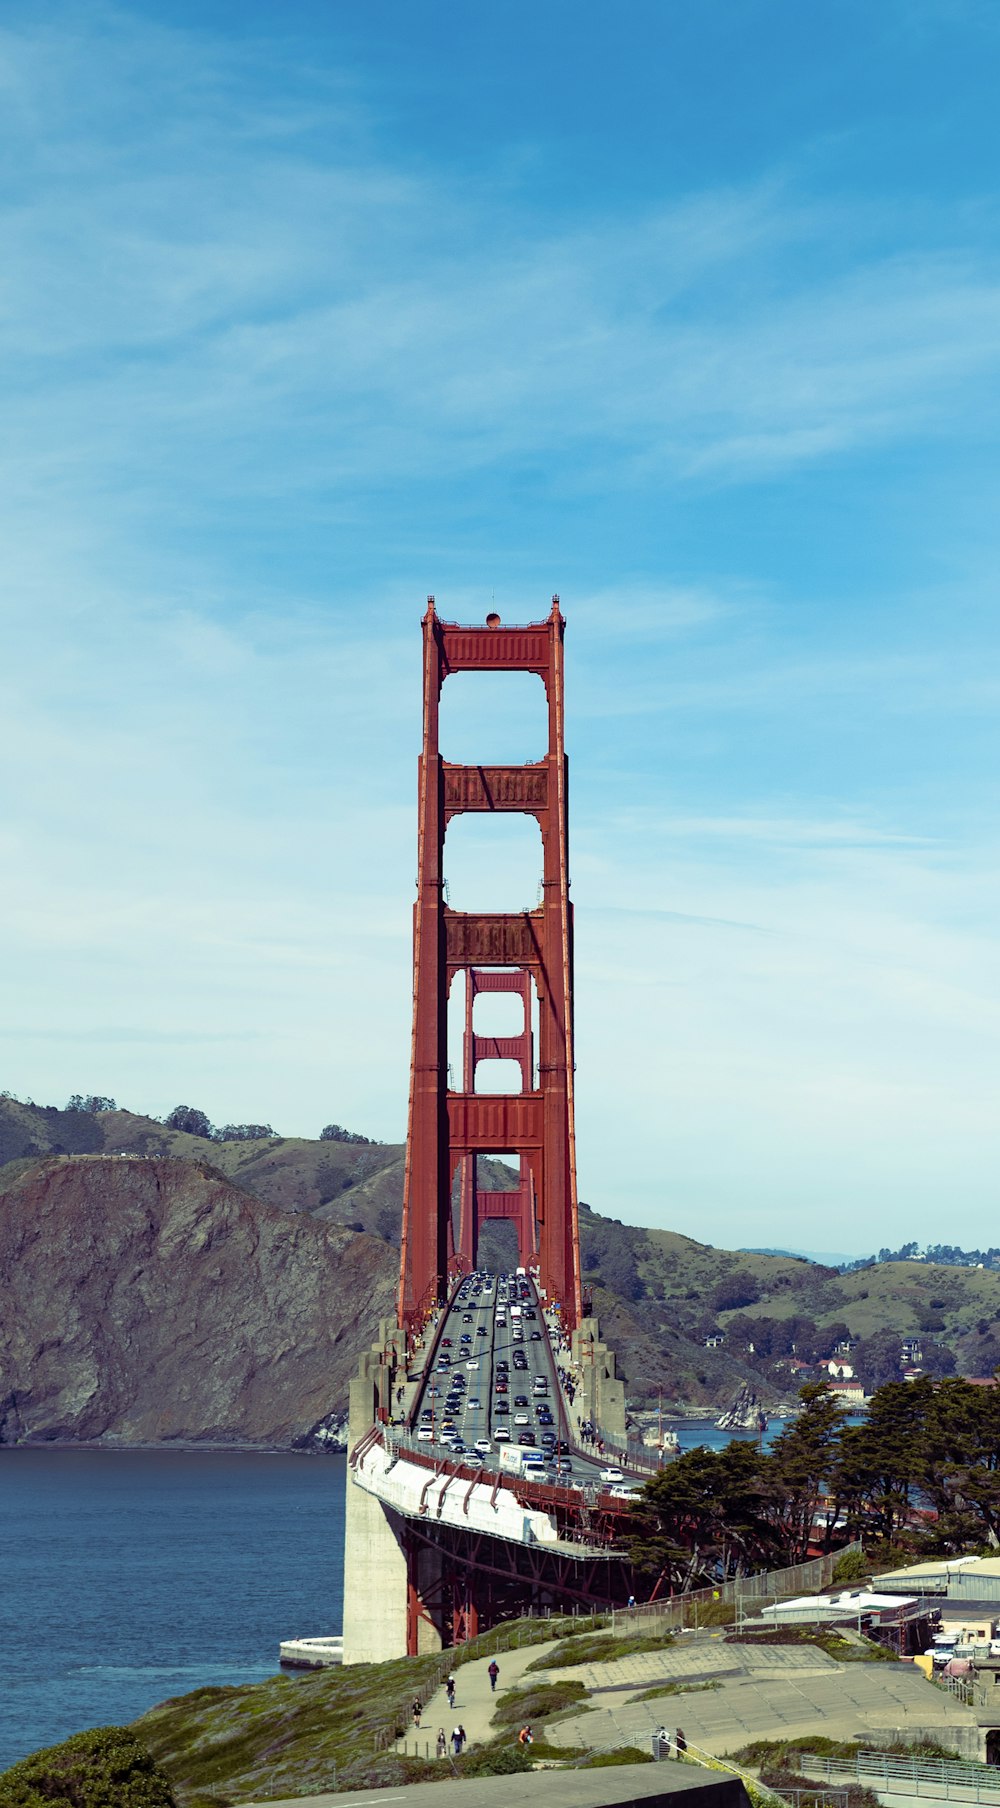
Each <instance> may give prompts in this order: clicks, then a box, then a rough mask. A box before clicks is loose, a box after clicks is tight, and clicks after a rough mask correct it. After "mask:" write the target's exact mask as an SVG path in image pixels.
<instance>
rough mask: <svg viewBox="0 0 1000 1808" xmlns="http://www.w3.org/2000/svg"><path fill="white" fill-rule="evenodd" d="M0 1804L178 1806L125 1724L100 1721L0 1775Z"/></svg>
mask: <svg viewBox="0 0 1000 1808" xmlns="http://www.w3.org/2000/svg"><path fill="white" fill-rule="evenodd" d="M0 1808H176V1803H175V1797H174V1792H173V1790H172V1789H171V1787H170V1784H169V1783H168V1781H167V1779H166V1777H165V1776H164V1774H163V1772H162V1770H159V1769H158V1768H157V1766H156V1765H155V1764H154V1763H153V1760H152V1758H151V1757H150V1755H149V1753H148V1751H147V1750H146V1747H145V1746H144V1745H142V1744H141V1743H140V1741H139V1740H138V1739H137V1738H136V1736H135V1734H134V1733H133V1732H131V1731H130V1729H129V1728H128V1727H127V1726H98V1727H94V1728H93V1729H92V1730H91V1731H90V1732H88V1733H76V1734H75V1735H74V1736H73V1738H72V1739H66V1740H64V1741H63V1743H62V1744H61V1745H50V1746H49V1747H48V1748H47V1749H46V1750H45V1751H40V1752H35V1753H34V1755H33V1756H32V1757H30V1758H22V1760H21V1762H20V1764H15V1765H13V1766H12V1768H11V1769H10V1770H5V1771H4V1772H3V1775H2V1776H0Z"/></svg>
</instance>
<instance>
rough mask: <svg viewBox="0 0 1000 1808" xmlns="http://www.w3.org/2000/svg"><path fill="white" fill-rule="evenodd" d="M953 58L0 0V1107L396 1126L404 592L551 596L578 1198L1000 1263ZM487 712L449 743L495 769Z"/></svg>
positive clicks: (322, 8) (757, 1232) (965, 212)
mask: <svg viewBox="0 0 1000 1808" xmlns="http://www.w3.org/2000/svg"><path fill="white" fill-rule="evenodd" d="M998 52H1000V15H998V14H997V11H996V9H995V8H994V7H992V6H988V5H979V4H975V3H971V0H970V3H968V4H962V3H960V0H955V3H946V0H940V3H930V0H928V3H921V0H906V3H905V4H896V3H895V0H883V4H881V5H880V6H879V7H877V8H873V7H871V6H870V5H862V4H852V3H850V0H840V3H833V0H830V3H826V4H817V5H812V6H809V7H804V6H802V5H801V4H800V3H795V4H783V3H779V0H776V3H774V4H768V3H766V0H734V3H733V4H726V3H723V0H700V3H699V5H698V6H690V5H687V4H680V3H674V0H656V3H651V0H632V3H631V4H630V5H629V6H628V7H627V8H616V9H609V8H606V7H598V6H594V5H589V4H576V5H573V6H572V7H571V6H569V5H564V4H562V3H561V0H547V4H545V5H544V6H541V7H539V6H538V5H527V4H525V5H520V4H502V3H500V4H497V5H494V6H493V7H492V8H490V9H484V8H480V7H470V6H468V5H462V6H459V5H450V4H434V5H425V6H422V7H420V6H414V5H413V4H412V0H409V3H408V4H397V3H395V0H381V3H380V4H379V5H378V6H377V7H347V6H345V5H339V4H330V3H327V4H324V5H318V4H305V3H304V4H295V3H294V0H292V3H290V4H288V5H287V6H282V7H276V6H274V5H273V4H267V5H262V4H256V5H255V4H253V3H252V0H250V3H248V0H242V3H241V4H239V5H235V4H234V5H223V4H218V3H216V4H213V3H212V0H199V4H198V5H197V6H195V5H194V4H190V5H181V4H177V5H162V6H153V5H149V6H141V7H132V8H129V7H119V8H105V7H102V6H100V5H97V6H94V5H88V6H86V7H84V6H78V7H74V6H65V7H64V6H49V5H45V4H42V5H38V4H37V3H33V4H31V5H27V4H19V3H18V0H13V3H12V4H8V5H7V6H6V7H5V9H4V12H3V17H2V21H0V168H2V172H3V175H2V188H0V207H2V241H0V242H2V244H3V247H4V252H3V259H2V266H0V309H2V317H3V333H2V347H3V349H2V353H0V358H2V366H0V385H2V388H0V421H2V426H3V433H2V441H0V446H2V453H0V456H2V459H3V470H2V482H0V531H2V536H3V547H4V554H3V575H2V580H0V591H2V594H0V618H2V642H0V644H2V646H3V653H4V656H3V659H2V660H0V687H2V708H0V744H2V748H3V754H4V765H5V769H6V771H7V774H8V778H7V783H6V784H5V785H4V786H3V788H2V791H0V798H2V801H0V851H2V855H3V859H2V862H0V872H2V875H3V879H2V886H0V932H2V936H3V945H4V947H5V949H6V951H7V960H6V961H5V963H4V967H5V970H4V978H3V1009H2V1013H0V1018H2V1023H3V1031H2V1057H3V1058H2V1063H0V1065H2V1070H3V1079H2V1083H3V1084H6V1085H7V1086H8V1087H9V1088H11V1089H12V1090H13V1091H15V1092H17V1093H20V1094H30V1095H32V1096H33V1097H35V1098H36V1099H38V1100H40V1101H43V1102H61V1101H62V1100H63V1099H64V1098H65V1097H66V1096H67V1095H68V1094H69V1093H70V1092H73V1091H77V1090H92V1089H93V1090H97V1091H101V1092H110V1093H113V1094H114V1095H115V1096H116V1097H118V1098H119V1099H120V1100H122V1101H123V1102H127V1103H129V1104H130V1105H132V1106H133V1107H135V1108H137V1109H143V1110H150V1111H153V1112H156V1113H162V1112H165V1111H168V1110H169V1109H170V1108H171V1107H172V1106H173V1105H174V1104H176V1103H177V1102H179V1101H180V1100H184V1101H185V1102H191V1103H194V1104H197V1105H200V1106H202V1107H203V1108H204V1109H206V1110H207V1111H208V1112H209V1114H210V1115H211V1116H212V1117H213V1118H214V1119H215V1120H216V1121H218V1122H223V1121H226V1120H227V1119H233V1118H237V1119H240V1120H243V1119H262V1120H267V1121H270V1122H272V1123H274V1124H275V1126H276V1127H278V1128H279V1129H281V1130H282V1131H284V1132H285V1133H287V1134H294V1133H303V1134H309V1133H313V1134H314V1133H315V1132H316V1131H317V1130H318V1128H319V1126H320V1125H321V1124H322V1123H324V1122H326V1121H328V1120H329V1119H330V1118H335V1119H338V1120H339V1121H341V1122H344V1123H348V1124H351V1125H353V1126H355V1127H357V1128H359V1129H362V1130H365V1131H367V1132H368V1133H369V1134H371V1135H375V1136H378V1137H382V1138H385V1139H395V1138H397V1137H398V1136H399V1135H400V1134H401V1132H402V1129H403V1125H404V1121H405V1097H406V1062H407V1058H408V1018H409V983H410V980H409V921H410V904H411V900H412V891H413V873H414V839H415V820H414V788H415V785H414V781H415V755H416V751H417V746H418V741H419V618H420V615H421V613H422V610H423V601H424V597H425V595H426V593H427V592H428V591H434V592H435V593H436V595H437V597H438V599H439V606H440V608H441V610H442V612H443V613H445V614H446V615H449V616H452V617H454V618H465V619H481V618H482V616H483V615H484V614H485V613H486V611H487V609H488V608H489V607H490V606H491V603H492V602H493V601H494V600H495V604H496V607H497V608H498V609H499V611H500V613H501V614H502V615H504V616H506V618H507V619H508V620H524V619H530V618H532V617H535V616H538V615H541V614H544V613H545V612H546V610H547V607H548V601H549V598H550V596H551V594H552V592H553V591H558V592H559V593H560V595H561V597H562V599H563V607H564V610H565V613H566V616H567V621H568V630H567V656H568V680H569V699H568V704H569V709H568V730H569V744H570V753H571V761H572V807H573V824H572V852H573V859H572V871H573V895H574V898H575V901H576V909H577V945H578V972H577V991H578V1060H579V1075H578V1085H579V1139H580V1173H581V1186H582V1191H583V1194H584V1196H585V1197H586V1198H587V1199H589V1200H590V1201H591V1202H592V1203H593V1204H594V1205H595V1206H597V1207H598V1208H599V1209H601V1210H603V1211H607V1212H610V1213H611V1214H612V1215H614V1216H620V1217H622V1218H624V1219H626V1220H631V1221H633V1222H643V1223H650V1224H658V1225H663V1226H669V1227H672V1228H676V1229H678V1230H682V1231H685V1232H688V1233H689V1234H692V1235H696V1236H699V1237H702V1238H705V1239H708V1240H712V1241H715V1242H718V1243H725V1244H737V1243H741V1242H747V1243H754V1244H765V1243H766V1244H786V1245H787V1244H791V1245H793V1246H798V1245H802V1246H805V1247H810V1248H820V1249H843V1250H846V1251H858V1252H861V1251H864V1250H867V1249H869V1248H871V1247H873V1246H877V1245H878V1244H879V1243H882V1242H889V1243H893V1242H897V1241H900V1240H908V1239H909V1238H911V1237H916V1238H918V1239H920V1240H925V1239H926V1240H935V1241H936V1240H947V1241H962V1242H965V1243H967V1244H970V1243H980V1244H987V1243H990V1242H992V1241H995V1240H996V1238H995V1230H994V1226H995V1222H996V1217H995V1207H996V1203H997V1180H996V1175H997V1172H998V1168H1000V1134H998V1128H997V1122H998V1108H997V1101H998V1096H1000V1049H998V1006H1000V947H998V937H997V928H996V924H997V918H998V902H1000V855H998V835H997V827H996V821H997V791H998V776H1000V775H998V757H997V744H998V743H997V733H996V717H997V706H998V701H1000V683H998V675H997V654H998V650H1000V649H998V639H1000V635H998V612H997V576H996V573H997V568H998V559H997V550H998V549H997V540H998V528H997V522H998V509H997V505H996V495H995V492H996V489H997V481H998V479H997V471H998V464H997V425H996V423H997V413H998V410H997V401H998V387H1000V385H998V377H1000V258H998V249H1000V231H998V202H997V173H998V156H997V152H998V136H1000V134H998V127H997V108H996V86H997V67H998ZM455 685H456V686H457V681H455ZM515 691H517V687H514V686H512V687H511V694H510V697H509V698H508V695H507V693H504V695H503V697H502V698H500V699H499V700H494V699H486V700H484V697H483V695H481V694H480V693H479V692H477V691H476V689H475V687H474V686H473V685H472V683H471V681H466V688H465V689H463V692H462V694H461V695H460V696H459V695H458V694H457V689H456V695H455V697H454V698H453V699H452V700H451V702H450V703H449V712H448V717H447V726H448V734H449V736H453V737H454V740H453V742H449V743H448V744H446V748H445V751H452V752H453V753H454V754H455V755H456V757H462V756H463V755H472V754H475V753H477V752H479V753H480V754H481V757H486V754H487V752H488V749H487V747H486V745H485V740H484V737H485V736H486V735H487V734H488V735H489V736H490V738H491V740H492V739H493V738H494V737H495V744H496V747H497V749H498V750H499V751H500V752H509V753H511V754H512V756H513V757H517V758H520V757H530V755H531V754H532V753H533V752H534V751H535V750H536V749H535V743H534V739H533V737H535V736H537V735H539V734H540V719H539V712H538V710H537V708H536V707H535V701H536V700H534V699H533V698H532V697H531V696H526V695H525V694H524V693H523V692H520V691H517V694H516V695H515V694H514V693H515ZM446 694H447V693H446ZM494 708H495V710H496V714H495V718H494V715H493V713H492V712H493V710H494ZM505 737H506V738H505ZM487 826H489V827H492V828H493V829H495V830H502V831H503V833H505V834H506V835H507V837H508V839H507V841H504V842H503V844H502V847H501V842H500V839H499V836H497V837H496V838H495V841H494V845H493V846H491V847H490V846H487V845H485V843H484V842H483V840H482V836H481V835H480V836H479V837H478V838H477V835H476V833H475V832H474V829H475V825H469V830H468V833H466V832H465V830H464V828H463V834H462V836H461V837H458V836H456V837H455V845H454V846H450V847H449V854H448V862H449V877H450V881H451V883H452V895H453V901H454V902H456V903H457V904H461V903H462V902H463V901H468V902H470V903H474V902H475V901H476V897H477V896H484V897H485V896H490V897H493V896H497V897H499V891H498V888H499V887H500V886H502V885H506V886H507V888H508V890H509V891H510V900H509V901H510V902H512V903H513V904H515V905H516V904H518V903H520V902H522V901H523V900H524V896H525V894H527V895H530V894H531V889H532V885H533V862H534V859H535V850H534V848H533V847H532V846H531V845H527V846H526V845H525V841H524V837H523V836H519V835H517V834H516V833H515V832H514V831H515V829H516V827H517V826H518V825H514V828H512V827H511V825H508V824H505V825H497V824H494V825H487ZM481 827H482V825H480V828H481ZM529 843H530V836H529ZM498 861H499V867H498V865H497V863H498ZM477 888H478V892H477Z"/></svg>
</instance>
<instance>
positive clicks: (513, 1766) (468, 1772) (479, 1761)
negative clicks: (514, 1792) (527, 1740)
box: [459, 1741, 531, 1777]
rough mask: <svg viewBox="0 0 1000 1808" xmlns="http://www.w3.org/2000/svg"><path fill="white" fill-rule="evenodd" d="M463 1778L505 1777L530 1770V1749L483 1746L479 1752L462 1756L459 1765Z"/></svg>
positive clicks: (523, 1747)
mask: <svg viewBox="0 0 1000 1808" xmlns="http://www.w3.org/2000/svg"><path fill="white" fill-rule="evenodd" d="M459 1769H460V1771H461V1773H462V1776H463V1777H506V1776H510V1775H511V1773H512V1772H513V1771H517V1770H530V1769H531V1747H530V1746H525V1745H518V1744H517V1742H516V1741H515V1743H514V1744H513V1745H484V1746H483V1747H482V1748H481V1750H479V1751H474V1752H470V1753H469V1755H468V1757H466V1756H465V1755H464V1754H463V1756H462V1759H461V1761H460V1763H459Z"/></svg>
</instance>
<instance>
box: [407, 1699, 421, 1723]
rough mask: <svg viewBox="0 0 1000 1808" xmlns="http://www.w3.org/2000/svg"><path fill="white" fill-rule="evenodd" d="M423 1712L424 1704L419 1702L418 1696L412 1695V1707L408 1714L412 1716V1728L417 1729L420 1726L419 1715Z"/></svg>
mask: <svg viewBox="0 0 1000 1808" xmlns="http://www.w3.org/2000/svg"><path fill="white" fill-rule="evenodd" d="M423 1711H424V1704H423V1702H422V1701H421V1699H420V1696H419V1695H414V1697H413V1706H412V1708H411V1709H410V1713H411V1714H412V1715H413V1724H414V1726H416V1727H419V1725H420V1716H421V1714H422V1713H423Z"/></svg>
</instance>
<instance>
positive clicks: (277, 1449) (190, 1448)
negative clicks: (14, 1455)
mask: <svg viewBox="0 0 1000 1808" xmlns="http://www.w3.org/2000/svg"><path fill="white" fill-rule="evenodd" d="M15 1450H90V1451H104V1452H109V1453H111V1454H112V1455H114V1454H118V1455H121V1454H126V1453H129V1452H131V1451H147V1452H149V1451H153V1452H157V1453H160V1454H165V1453H166V1452H169V1451H172V1450H176V1451H179V1452H181V1453H182V1454H184V1455H191V1454H192V1453H193V1452H197V1451H199V1450H204V1451H205V1452H206V1453H208V1454H211V1455H215V1456H219V1455H225V1454H227V1453H228V1454H230V1455H234V1456H301V1457H327V1456H346V1455H347V1446H346V1444H344V1445H341V1446H339V1447H331V1446H329V1445H325V1446H323V1445H320V1446H317V1447H314V1448H312V1449H303V1448H302V1446H301V1445H296V1444H254V1443H250V1442H247V1441H241V1442H236V1441H235V1440H232V1439H229V1440H224V1439H214V1438H213V1439H210V1438H164V1439H163V1440H162V1441H161V1442H158V1443H156V1442H152V1441H150V1440H146V1439H143V1440H136V1441H135V1442H133V1441H132V1440H130V1439H127V1438H20V1439H19V1440H18V1442H17V1443H16V1444H0V1462H2V1460H3V1458H4V1456H5V1455H7V1453H8V1452H10V1451H15Z"/></svg>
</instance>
